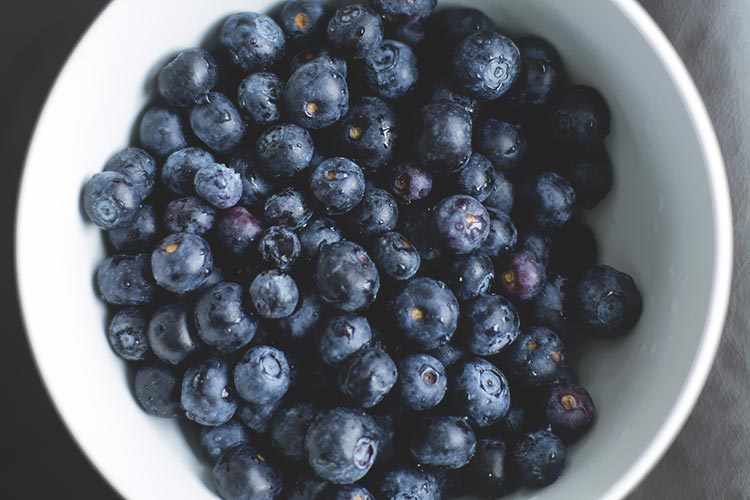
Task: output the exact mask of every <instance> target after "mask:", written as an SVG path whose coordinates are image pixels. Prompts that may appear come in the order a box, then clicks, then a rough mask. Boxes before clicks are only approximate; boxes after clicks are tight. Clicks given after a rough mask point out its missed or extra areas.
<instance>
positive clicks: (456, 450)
mask: <svg viewBox="0 0 750 500" xmlns="http://www.w3.org/2000/svg"><path fill="white" fill-rule="evenodd" d="M476 445H477V439H476V437H475V436H474V431H472V430H471V426H470V425H469V424H468V423H467V422H466V420H465V419H463V418H460V417H428V418H425V419H422V420H420V421H419V422H418V423H417V425H415V426H414V433H413V434H412V436H411V446H410V452H411V455H412V457H414V460H415V461H416V462H417V463H418V464H420V465H428V466H436V467H447V468H449V469H459V468H461V467H463V466H464V465H466V464H467V463H469V460H471V457H473V456H474V452H475V450H476Z"/></svg>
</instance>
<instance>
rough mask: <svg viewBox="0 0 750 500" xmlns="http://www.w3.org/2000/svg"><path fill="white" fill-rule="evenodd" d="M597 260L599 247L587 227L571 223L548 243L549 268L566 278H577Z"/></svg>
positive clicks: (574, 222)
mask: <svg viewBox="0 0 750 500" xmlns="http://www.w3.org/2000/svg"><path fill="white" fill-rule="evenodd" d="M598 260H599V245H598V244H597V242H596V235H595V234H594V231H592V230H591V228H590V227H589V226H587V225H586V224H585V223H583V222H580V221H575V220H574V221H571V222H570V223H568V224H567V225H566V226H565V227H563V228H562V229H561V230H560V231H558V232H557V233H556V234H554V235H553V236H552V238H551V242H550V267H551V268H552V269H555V270H558V271H560V272H561V273H563V274H566V275H568V276H579V275H581V274H583V273H584V272H586V271H588V270H589V269H591V267H592V266H594V265H595V264H596V263H597V261H598Z"/></svg>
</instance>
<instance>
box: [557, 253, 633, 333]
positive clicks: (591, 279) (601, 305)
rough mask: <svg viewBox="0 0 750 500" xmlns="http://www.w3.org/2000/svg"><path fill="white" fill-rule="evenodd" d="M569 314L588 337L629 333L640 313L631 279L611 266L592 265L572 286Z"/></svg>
mask: <svg viewBox="0 0 750 500" xmlns="http://www.w3.org/2000/svg"><path fill="white" fill-rule="evenodd" d="M570 299H571V314H572V315H573V318H574V319H575V321H576V322H577V323H578V324H580V325H581V327H582V328H583V330H584V331H585V332H587V333H589V334H591V335H596V336H599V337H606V338H612V337H617V336H621V335H624V334H625V333H627V332H629V331H630V330H632V329H633V328H634V327H635V325H636V323H638V319H639V318H640V316H641V312H642V311H643V299H642V298H641V293H640V291H639V290H638V287H637V286H636V284H635V282H634V281H633V278H632V277H631V276H629V275H627V274H625V273H623V272H621V271H618V270H617V269H614V268H613V267H610V266H606V265H598V266H594V267H592V268H591V269H589V270H588V271H587V272H585V273H584V274H583V275H582V276H581V277H580V278H579V279H578V280H577V282H576V283H575V284H574V288H573V292H572V295H571V298H570Z"/></svg>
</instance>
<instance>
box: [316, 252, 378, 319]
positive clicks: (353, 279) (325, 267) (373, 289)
mask: <svg viewBox="0 0 750 500" xmlns="http://www.w3.org/2000/svg"><path fill="white" fill-rule="evenodd" d="M315 282H316V283H317V285H318V291H319V292H320V295H321V297H323V300H325V301H326V302H328V303H330V304H331V305H333V306H334V307H336V308H338V309H341V310H344V311H356V310H358V309H362V308H365V307H367V306H369V305H370V304H371V303H372V302H373V301H374V300H375V297H376V296H377V294H378V290H379V289H380V276H379V275H378V270H377V268H376V267H375V264H374V263H373V262H372V260H371V259H370V256H369V255H368V254H367V252H365V250H364V249H363V248H362V247H361V246H360V245H358V244H356V243H353V242H351V241H338V242H336V243H331V244H329V245H325V246H324V247H322V248H321V250H320V254H319V256H318V263H317V266H316V269H315Z"/></svg>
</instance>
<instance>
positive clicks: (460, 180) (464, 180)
mask: <svg viewBox="0 0 750 500" xmlns="http://www.w3.org/2000/svg"><path fill="white" fill-rule="evenodd" d="M494 184H495V177H494V175H493V167H492V163H490V161H489V160H488V159H487V158H485V157H484V156H482V155H480V154H478V153H474V154H472V155H471V158H469V162H468V163H467V164H466V166H465V167H464V168H463V169H461V171H459V172H458V174H457V175H456V191H457V192H458V193H459V194H465V195H468V196H471V197H473V198H476V200H477V201H480V202H483V201H484V200H486V199H487V197H488V196H489V195H490V193H491V192H492V188H493V186H494Z"/></svg>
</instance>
